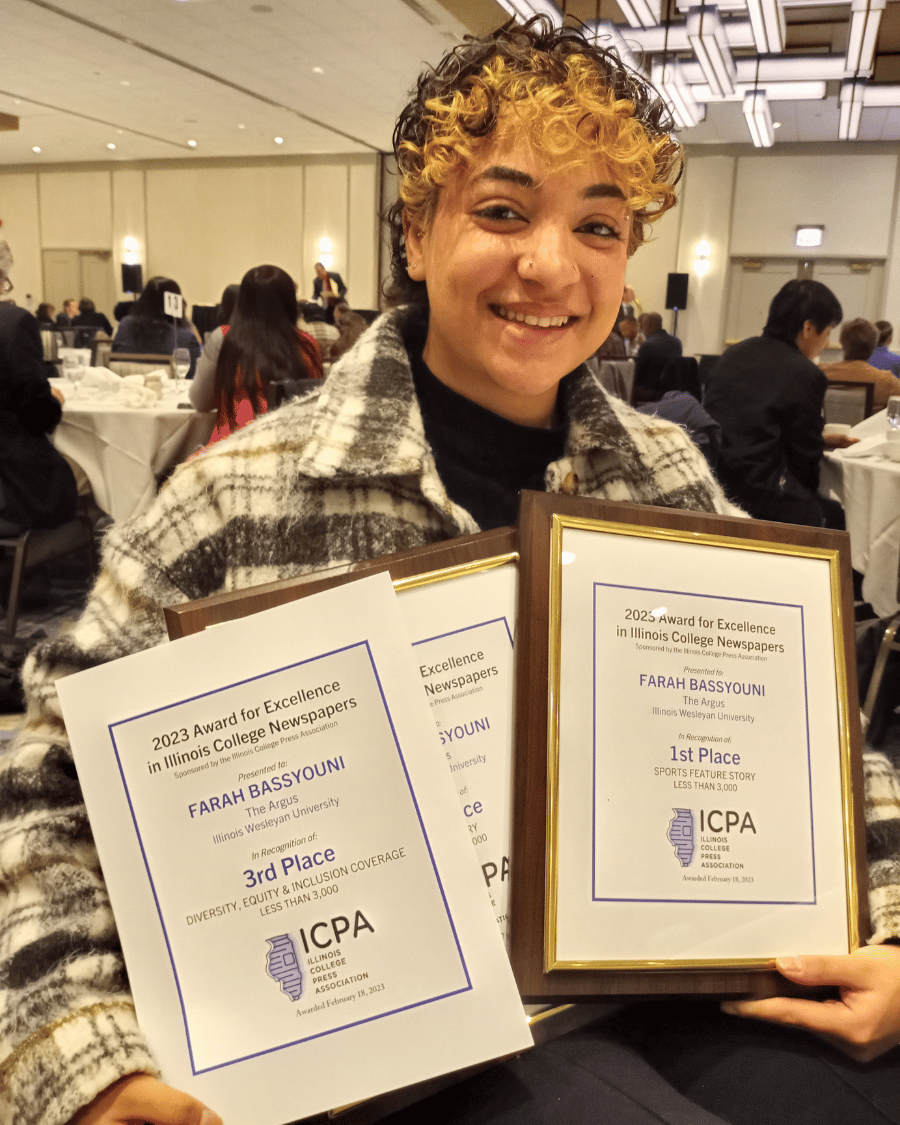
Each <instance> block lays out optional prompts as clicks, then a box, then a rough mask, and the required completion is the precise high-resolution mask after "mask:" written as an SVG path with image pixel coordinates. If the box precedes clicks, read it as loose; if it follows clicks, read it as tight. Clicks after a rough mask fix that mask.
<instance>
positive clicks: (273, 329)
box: [208, 266, 322, 445]
mask: <svg viewBox="0 0 900 1125" xmlns="http://www.w3.org/2000/svg"><path fill="white" fill-rule="evenodd" d="M297 315H298V309H297V286H296V285H295V284H294V280H293V278H292V277H291V276H290V275H289V274H287V273H285V271H284V270H283V269H279V267H278V266H254V268H253V269H252V270H248V271H247V273H245V274H244V277H243V279H242V280H241V287H240V290H239V292H238V298H237V304H236V306H235V309H234V312H233V314H232V316H231V323H230V325H226V326H225V328H224V331H225V333H226V335H225V338H224V340H223V341H222V350H221V351H220V352H219V361H218V363H217V365H216V384H215V404H216V412H217V415H216V428H215V430H213V434H212V437H211V438H210V439H209V443H208V444H210V445H213V444H214V443H215V442H217V441H221V440H222V438H225V437H228V435H229V434H231V433H233V432H234V431H235V430H239V429H241V427H243V426H246V425H247V423H248V422H252V421H253V419H254V418H255V417H256V416H257V415H258V414H265V413H266V409H267V392H268V390H269V387H270V385H271V384H272V383H273V382H282V381H284V380H297V379H321V377H322V356H321V353H320V351H319V345H318V344H317V343H316V341H315V340H314V339H313V338H312V337H311V336H307V334H306V333H305V332H301V331H299V329H298V328H297ZM248 371H254V372H255V373H256V378H255V379H252V380H249V381H248V380H245V378H244V374H243V373H244V372H248Z"/></svg>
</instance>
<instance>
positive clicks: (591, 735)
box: [511, 494, 865, 999]
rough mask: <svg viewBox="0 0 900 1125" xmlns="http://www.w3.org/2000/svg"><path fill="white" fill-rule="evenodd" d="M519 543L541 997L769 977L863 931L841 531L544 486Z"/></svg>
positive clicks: (525, 878)
mask: <svg viewBox="0 0 900 1125" xmlns="http://www.w3.org/2000/svg"><path fill="white" fill-rule="evenodd" d="M520 543H521V545H522V546H521V550H522V556H523V561H522V575H521V583H522V585H521V597H522V601H521V604H520V613H519V620H520V645H519V647H520V652H519V679H518V691H519V700H520V710H519V749H518V753H519V757H518V761H517V785H516V806H515V807H516V812H517V822H516V830H515V836H514V849H513V850H514V854H515V857H516V862H515V864H514V867H513V906H512V910H513V913H512V928H511V935H512V950H511V955H512V960H513V965H514V968H515V970H516V974H517V979H518V980H519V985H520V989H521V991H522V993H523V996H525V997H526V998H528V999H537V998H539V997H549V996H554V997H577V996H585V995H592V994H602V993H605V992H619V993H621V992H634V993H640V992H666V991H698V992H720V993H727V992H752V991H754V990H761V991H764V990H766V989H769V988H771V987H773V984H774V980H773V975H772V974H771V972H767V970H771V967H772V961H773V958H774V957H776V956H778V955H782V954H791V953H796V952H801V953H803V952H809V953H846V952H849V951H850V950H852V949H854V948H856V947H857V945H858V944H859V941H860V936H861V933H862V930H861V927H862V926H863V925H864V924H865V922H864V917H863V912H861V908H860V903H861V892H862V888H861V885H860V884H861V881H862V878H863V873H864V870H865V866H864V859H863V852H862V839H861V829H862V823H863V822H862V815H861V807H860V801H861V794H862V783H861V766H860V757H859V735H858V710H857V704H856V697H855V689H854V685H853V682H852V679H851V678H849V677H848V668H850V667H852V660H853V648H852V622H853V615H852V607H851V605H850V604H849V603H848V600H847V595H846V590H847V588H848V586H849V559H848V551H847V544H846V536H843V535H840V534H839V533H829V532H821V531H813V530H811V529H805V528H799V527H794V526H788V525H780V524H763V523H757V522H752V521H746V520H739V519H729V518H726V517H711V516H700V515H694V514H690V513H683V512H672V511H668V510H662V509H655V508H645V507H638V506H636V505H625V504H621V505H620V504H611V503H604V502H600V501H590V500H582V501H579V500H573V499H571V498H560V497H551V496H546V495H544V494H527V495H526V497H525V498H524V499H523V508H522V517H521V525H520ZM545 683H546V684H547V685H549V696H548V694H547V693H546V692H545V693H539V692H538V685H539V684H545Z"/></svg>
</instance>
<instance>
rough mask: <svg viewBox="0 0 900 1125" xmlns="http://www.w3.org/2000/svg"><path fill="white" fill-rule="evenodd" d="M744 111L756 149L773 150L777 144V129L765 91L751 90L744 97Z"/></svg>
mask: <svg viewBox="0 0 900 1125" xmlns="http://www.w3.org/2000/svg"><path fill="white" fill-rule="evenodd" d="M743 110H744V117H745V118H746V120H747V128H748V129H749V130H750V139H751V140H752V141H753V145H754V147H755V148H771V147H772V145H773V144H774V143H775V129H774V128H773V126H772V113H771V111H770V110H769V99H768V98H767V97H766V92H765V90H749V91H748V92H747V93H746V94H745V95H744V105H743Z"/></svg>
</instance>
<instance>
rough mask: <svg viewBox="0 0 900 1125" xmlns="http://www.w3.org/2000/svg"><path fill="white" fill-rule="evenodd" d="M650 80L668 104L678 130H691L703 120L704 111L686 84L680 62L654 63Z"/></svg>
mask: <svg viewBox="0 0 900 1125" xmlns="http://www.w3.org/2000/svg"><path fill="white" fill-rule="evenodd" d="M650 80H651V82H652V83H653V85H654V86H655V87H656V88H657V90H659V92H660V93H661V94H662V96H663V99H664V100H665V102H666V103H667V104H668V106H669V109H670V110H671V112H672V116H673V118H674V119H675V125H676V127H677V128H679V129H691V128H693V127H694V126H695V125H697V124H698V123H699V122H700V121H702V120H703V114H704V110H703V109H702V107H701V106H699V105H698V104H697V99H696V98H695V97H694V93H693V90H692V89H691V87H690V85H689V83H687V82H685V80H684V75H683V74H682V71H681V66H680V65H679V63H678V62H676V61H675V60H672V61H671V62H667V63H665V64H663V63H659V62H657V63H654V64H653V66H652V67H651V76H650Z"/></svg>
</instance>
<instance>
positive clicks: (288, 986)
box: [266, 934, 303, 1000]
mask: <svg viewBox="0 0 900 1125" xmlns="http://www.w3.org/2000/svg"><path fill="white" fill-rule="evenodd" d="M266 941H267V942H268V943H269V950H268V952H267V953H266V972H267V973H268V974H269V976H270V977H271V978H272V980H274V981H276V982H277V983H278V984H279V985H280V986H281V991H282V992H283V993H285V995H286V996H290V998H291V999H292V1000H299V999H300V997H301V996H302V995H303V969H302V968H301V967H300V966H301V962H300V955H299V954H298V952H297V946H296V945H295V944H294V939H293V938H292V937H291V935H290V934H278V935H277V936H276V937H270V938H266Z"/></svg>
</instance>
